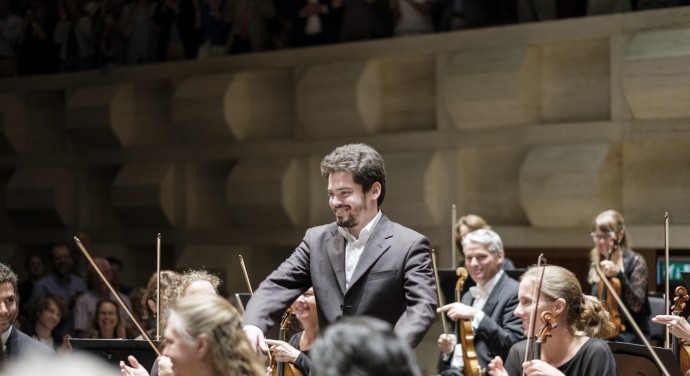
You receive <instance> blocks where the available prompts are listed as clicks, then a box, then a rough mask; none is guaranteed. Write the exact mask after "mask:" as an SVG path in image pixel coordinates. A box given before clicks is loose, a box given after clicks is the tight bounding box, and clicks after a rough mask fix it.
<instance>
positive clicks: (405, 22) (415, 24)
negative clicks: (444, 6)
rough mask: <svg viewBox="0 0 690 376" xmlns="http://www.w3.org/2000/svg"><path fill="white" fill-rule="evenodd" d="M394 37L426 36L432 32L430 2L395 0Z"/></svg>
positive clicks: (422, 0) (425, 0) (427, 0)
mask: <svg viewBox="0 0 690 376" xmlns="http://www.w3.org/2000/svg"><path fill="white" fill-rule="evenodd" d="M393 5H394V11H395V36H404V35H415V34H426V33H431V32H432V31H434V26H433V24H432V21H431V6H432V1H431V0H395V1H394V2H393Z"/></svg>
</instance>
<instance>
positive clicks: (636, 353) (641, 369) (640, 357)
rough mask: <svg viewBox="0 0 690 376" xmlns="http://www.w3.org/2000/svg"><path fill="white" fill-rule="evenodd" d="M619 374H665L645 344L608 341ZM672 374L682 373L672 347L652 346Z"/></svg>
mask: <svg viewBox="0 0 690 376" xmlns="http://www.w3.org/2000/svg"><path fill="white" fill-rule="evenodd" d="M607 343H608V345H609V347H610V348H611V351H612V352H613V357H614V358H615V359H616V368H617V369H618V374H619V375H639V376H663V374H662V373H661V369H659V367H657V365H656V363H655V362H654V358H653V357H652V355H651V354H650V353H649V351H648V350H647V348H646V347H645V346H643V345H634V344H632V343H623V342H607ZM652 349H654V352H656V354H657V355H658V356H659V359H660V360H661V362H662V363H663V364H664V366H665V367H666V369H667V370H668V372H669V373H670V374H671V376H676V375H682V373H681V371H680V365H679V364H678V361H677V360H676V357H675V356H673V352H672V351H671V349H666V348H662V347H652Z"/></svg>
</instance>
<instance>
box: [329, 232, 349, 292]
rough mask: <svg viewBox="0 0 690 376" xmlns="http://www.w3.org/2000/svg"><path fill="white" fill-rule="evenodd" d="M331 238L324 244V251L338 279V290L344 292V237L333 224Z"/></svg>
mask: <svg viewBox="0 0 690 376" xmlns="http://www.w3.org/2000/svg"><path fill="white" fill-rule="evenodd" d="M330 232H331V235H332V238H331V239H330V241H328V243H327V244H326V253H327V254H328V260H330V262H331V267H332V268H333V274H335V278H336V279H337V280H338V286H340V291H341V292H342V293H343V295H344V294H345V237H343V236H342V235H340V233H339V232H338V225H336V224H334V225H333V226H332V227H331V229H330Z"/></svg>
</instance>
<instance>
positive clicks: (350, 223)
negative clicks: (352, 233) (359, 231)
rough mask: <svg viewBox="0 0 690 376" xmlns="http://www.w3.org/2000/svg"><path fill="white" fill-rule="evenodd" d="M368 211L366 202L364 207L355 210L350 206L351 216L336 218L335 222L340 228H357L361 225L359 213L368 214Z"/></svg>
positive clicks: (363, 204)
mask: <svg viewBox="0 0 690 376" xmlns="http://www.w3.org/2000/svg"><path fill="white" fill-rule="evenodd" d="M366 210H367V203H366V202H364V203H362V205H360V206H358V207H356V208H353V207H352V206H350V214H348V216H347V217H344V218H341V217H336V218H335V222H336V223H337V224H338V226H340V227H344V228H350V227H355V226H357V225H359V213H361V212H366Z"/></svg>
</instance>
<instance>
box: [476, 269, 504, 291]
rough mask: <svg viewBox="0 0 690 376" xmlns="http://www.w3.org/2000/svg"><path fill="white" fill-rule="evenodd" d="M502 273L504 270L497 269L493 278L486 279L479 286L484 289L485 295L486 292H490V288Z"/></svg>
mask: <svg viewBox="0 0 690 376" xmlns="http://www.w3.org/2000/svg"><path fill="white" fill-rule="evenodd" d="M503 274H505V272H504V271H503V269H499V271H498V273H496V275H495V276H493V278H491V279H490V280H488V281H487V282H486V283H485V284H484V286H480V287H481V288H482V289H483V290H484V291H486V294H487V295H488V294H491V290H493V289H494V286H495V285H496V282H498V279H499V278H501V276H502V275H503Z"/></svg>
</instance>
